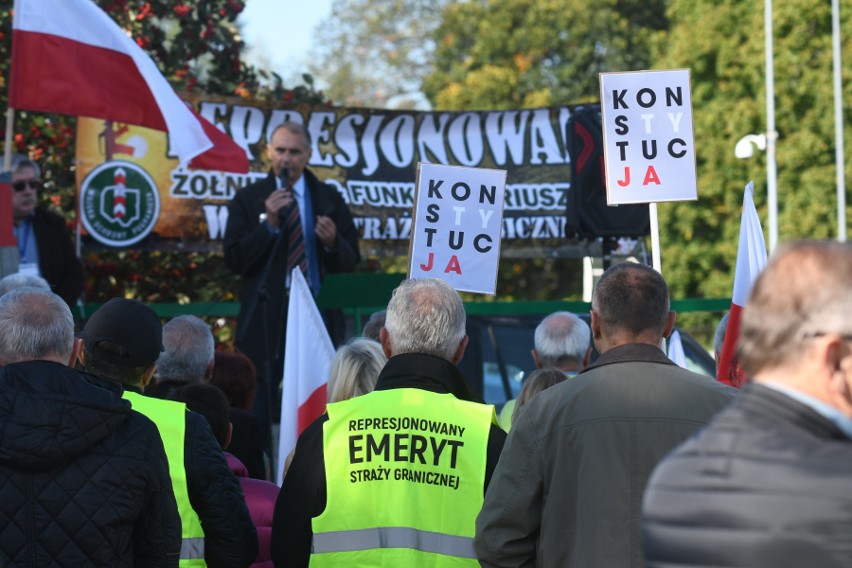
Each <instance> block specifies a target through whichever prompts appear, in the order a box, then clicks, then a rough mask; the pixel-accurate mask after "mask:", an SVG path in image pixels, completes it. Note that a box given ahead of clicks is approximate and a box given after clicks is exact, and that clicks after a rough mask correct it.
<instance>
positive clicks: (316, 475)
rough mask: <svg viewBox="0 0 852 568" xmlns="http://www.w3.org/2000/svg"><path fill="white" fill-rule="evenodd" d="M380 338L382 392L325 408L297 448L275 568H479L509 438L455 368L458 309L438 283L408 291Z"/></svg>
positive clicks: (391, 307) (401, 291)
mask: <svg viewBox="0 0 852 568" xmlns="http://www.w3.org/2000/svg"><path fill="white" fill-rule="evenodd" d="M380 336H381V343H382V348H383V350H384V352H385V355H386V356H387V357H388V362H387V364H386V365H385V366H384V368H383V369H382V372H381V374H380V375H379V379H378V382H377V384H376V387H375V390H374V391H373V392H371V393H368V394H365V395H363V396H359V397H355V398H352V399H350V400H347V401H342V402H336V403H332V404H329V405H328V407H327V413H326V414H325V415H324V416H323V417H321V418H320V419H318V420H317V421H316V422H314V423H313V424H312V425H311V426H309V427H308V428H307V429H306V430H305V431H304V432H303V433H302V435H301V436H300V437H299V441H298V443H297V445H296V452H295V457H294V459H293V463H292V465H291V467H290V470H289V471H288V473H287V476H286V477H285V478H284V484H283V486H282V488H281V494H280V495H279V498H278V502H277V504H276V506H275V516H274V520H273V528H272V531H273V539H272V543H273V544H272V557H273V560H274V561H275V563H276V566H284V565H286V566H296V567H301V566H308V564H309V562H310V561H311V559H312V557H313V560H314V561H317V562H319V561H322V560H331V559H334V561H335V562H339V563H340V564H341V565H347V566H348V565H352V566H356V565H357V566H367V565H373V566H412V567H417V566H434V565H435V564H436V562H437V561H438V560H436V559H443V560H444V561H447V562H455V563H459V565H462V564H469V565H471V566H475V565H476V555H475V553H474V551H473V535H474V519H475V518H476V514H477V512H478V511H479V508H480V507H481V505H482V500H483V493H484V491H485V488H486V487H487V486H488V483H489V481H490V479H491V473H492V471H493V470H494V467H495V465H496V463H497V460H498V458H499V456H500V451H501V450H502V447H503V443H504V441H505V437H506V434H505V433H504V432H503V431H502V430H501V429H500V427H499V426H498V425H497V421H496V417H495V414H494V407H493V406H490V405H485V404H481V403H479V402H476V400H477V397H476V396H475V395H474V394H473V392H472V391H471V389H470V387H469V385H468V384H467V381H466V380H465V378H464V377H463V376H462V375H461V373H460V372H459V370H458V368H457V367H456V364H457V363H458V362H459V361H460V360H461V358H462V356H463V355H464V350H465V348H466V347H467V341H468V338H467V336H466V335H465V313H464V305H463V304H462V301H461V298H460V297H459V295H458V293H457V292H456V291H455V290H453V288H452V287H451V286H450V285H449V284H447V283H446V282H443V281H441V280H437V279H423V280H406V281H404V282H403V283H402V284H400V285H399V287H398V288H397V289H396V290H394V293H393V297H392V298H391V300H390V303H389V304H388V309H387V317H386V319H385V327H384V328H383V329H382V330H381V332H380ZM383 505H387V506H383ZM447 511H452V513H451V514H447V513H446V512H447Z"/></svg>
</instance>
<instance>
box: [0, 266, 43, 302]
mask: <svg viewBox="0 0 852 568" xmlns="http://www.w3.org/2000/svg"><path fill="white" fill-rule="evenodd" d="M15 288H40V289H42V290H50V284H48V283H47V280H45V279H44V278H42V277H41V276H38V275H36V274H24V273H22V272H16V273H15V274H9V275H8V276H4V277H3V278H0V296H2V295H3V294H5V293H6V292H9V291H11V290H14V289H15Z"/></svg>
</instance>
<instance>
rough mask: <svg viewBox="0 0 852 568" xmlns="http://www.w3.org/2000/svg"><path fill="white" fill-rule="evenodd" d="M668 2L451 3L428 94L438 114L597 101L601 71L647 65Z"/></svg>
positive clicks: (518, 0)
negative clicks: (473, 109) (451, 111)
mask: <svg viewBox="0 0 852 568" xmlns="http://www.w3.org/2000/svg"><path fill="white" fill-rule="evenodd" d="M664 5H665V3H664V1H663V0H653V1H649V2H640V1H638V0H629V1H617V0H598V1H594V2H589V1H588V0H568V1H564V0H484V1H482V0H480V1H472V2H459V3H453V4H451V5H449V6H448V7H447V8H446V10H445V11H444V15H443V21H442V24H441V26H440V27H439V29H438V31H437V36H436V42H437V48H436V52H435V61H434V66H433V69H434V70H433V72H432V73H431V74H430V75H429V76H428V77H426V78H425V80H424V82H423V90H424V92H425V93H426V95H427V96H428V97H429V100H430V101H431V102H432V104H433V105H434V106H435V107H436V108H441V109H471V108H477V109H496V108H521V107H536V106H547V105H553V104H563V103H581V102H588V101H592V100H597V98H598V73H600V72H603V71H615V70H619V71H624V70H633V69H642V68H645V67H647V65H648V62H649V59H650V49H651V41H652V39H653V37H654V35H655V33H656V32H657V31H659V30H664V29H666V27H667V21H666V18H665V12H664V9H663V8H664Z"/></svg>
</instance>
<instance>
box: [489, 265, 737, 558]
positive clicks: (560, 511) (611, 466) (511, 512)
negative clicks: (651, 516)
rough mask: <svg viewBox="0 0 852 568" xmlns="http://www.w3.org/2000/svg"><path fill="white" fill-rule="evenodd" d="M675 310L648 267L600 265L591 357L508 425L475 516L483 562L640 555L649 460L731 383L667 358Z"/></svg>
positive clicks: (719, 400) (691, 426)
mask: <svg viewBox="0 0 852 568" xmlns="http://www.w3.org/2000/svg"><path fill="white" fill-rule="evenodd" d="M675 319H676V316H675V313H674V312H672V311H670V309H669V292H668V287H667V286H666V282H665V280H663V277H662V276H661V275H660V274H659V273H658V272H656V271H655V270H654V269H652V268H650V267H648V266H644V265H641V264H636V263H622V264H617V265H615V266H612V267H610V268H609V269H607V270H606V272H604V274H603V275H602V276H601V278H600V280H599V281H598V284H597V286H596V287H595V291H594V294H593V297H592V310H591V330H592V337H593V338H594V342H595V346H596V347H597V349H598V351H599V352H600V353H601V356H600V357H599V358H598V359H597V360H596V361H595V362H594V363H593V364H592V365H590V366H588V367H586V368H585V369H584V370H583V371H581V372H580V374H579V375H577V376H576V377H574V378H573V379H571V380H569V381H564V382H562V383H560V384H558V385H555V386H553V387H551V388H550V389H548V391H547V392H548V396H545V397H542V396H537V397H535V398H534V399H532V400H531V401H530V402H528V403H527V405H526V406H525V408H526V409H527V411H526V412H522V413H521V414H520V416H518V418H517V420H516V421H515V424H514V425H513V426H512V433H511V434H510V435H509V439H508V440H507V442H506V448H505V450H504V452H503V455H502V457H501V458H500V464H499V465H498V467H497V470H496V471H495V472H494V480H493V481H492V483H491V486H490V487H489V489H488V494H487V495H486V499H485V503H484V505H483V508H482V512H481V513H480V515H479V517H478V518H477V521H476V529H477V531H476V541H475V542H476V551H477V553H478V554H479V559H480V561H481V562H482V565H483V566H486V567H490V566H505V567H508V566H512V567H516V566H533V565H535V566H543V567H555V566H559V567H586V566H618V567H639V566H643V564H642V563H643V558H642V546H641V544H642V540H641V530H640V524H639V515H640V507H641V503H642V492H643V491H644V488H645V483H646V481H647V479H648V477H649V476H650V474H651V470H652V469H653V468H654V466H655V465H656V464H657V462H658V461H659V460H660V459H662V457H663V456H664V455H665V454H666V453H667V452H668V451H669V450H671V449H672V448H674V447H675V446H676V445H677V444H679V443H680V442H681V441H683V440H684V439H685V438H687V437H688V436H690V435H691V434H693V433H694V432H695V431H697V430H698V429H699V428H701V427H702V426H703V425H704V424H706V423H707V422H708V421H709V420H710V418H711V417H712V416H713V415H714V414H715V413H716V412H718V411H719V410H721V409H722V408H723V407H724V406H725V405H726V404H727V403H728V402H729V401H730V400H731V398H732V396H733V395H734V394H735V393H736V392H737V391H736V389H733V388H731V387H729V386H727V385H723V384H721V383H718V382H716V381H714V380H712V379H710V378H709V377H706V376H703V375H698V374H695V373H692V372H690V371H687V370H685V369H682V368H680V367H678V366H677V365H675V364H674V363H673V362H672V361H671V360H670V359H669V358H668V357H666V354H665V353H664V352H663V350H662V348H661V346H662V343H663V339H664V338H665V337H668V336H669V335H670V334H671V332H672V330H673V328H674V325H675Z"/></svg>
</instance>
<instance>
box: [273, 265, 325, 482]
mask: <svg viewBox="0 0 852 568" xmlns="http://www.w3.org/2000/svg"><path fill="white" fill-rule="evenodd" d="M332 359H334V345H333V344H332V343H331V338H329V336H328V330H326V328H325V322H324V321H323V319H322V316H321V315H320V312H319V309H317V304H316V302H315V301H314V296H313V294H311V289H310V287H309V286H308V283H307V282H306V281H305V277H304V275H303V274H302V271H301V270H299V269H298V268H296V269H294V270H293V272H292V273H291V275H290V303H289V305H288V308H287V339H286V343H285V345H284V391H283V393H282V395H281V430H280V435H279V438H278V460H277V466H278V467H277V469H276V470H275V479H276V481H277V483H278V485H279V486H280V485H281V482H282V480H283V479H284V463H285V461H286V460H287V456H288V455H289V454H290V452H291V451H292V450H293V449H294V448H295V447H296V440H297V439H298V438H299V434H301V433H302V431H303V430H304V429H305V428H307V427H308V426H309V425H310V424H311V422H313V421H314V420H316V419H317V418H319V417H320V416H322V414H323V413H324V412H325V403H326V401H327V400H328V394H327V389H326V387H327V384H328V373H329V371H330V370H331V361H332Z"/></svg>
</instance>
